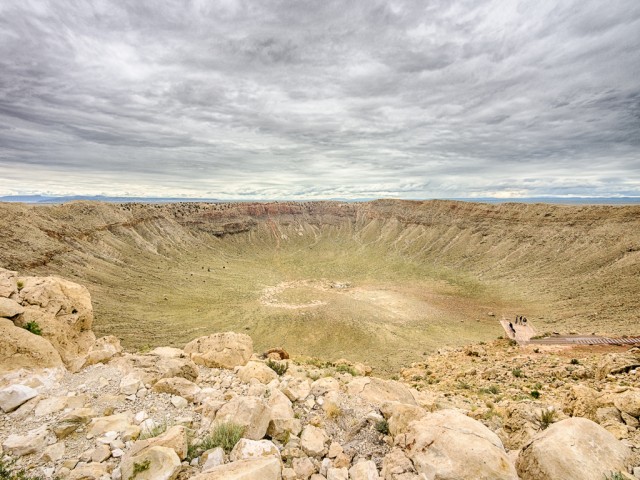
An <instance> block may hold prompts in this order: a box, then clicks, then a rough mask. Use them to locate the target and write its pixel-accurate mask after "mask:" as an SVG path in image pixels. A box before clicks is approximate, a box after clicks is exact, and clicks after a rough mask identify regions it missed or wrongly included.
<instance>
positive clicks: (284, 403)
mask: <svg viewBox="0 0 640 480" xmlns="http://www.w3.org/2000/svg"><path fill="white" fill-rule="evenodd" d="M268 405H269V409H270V415H271V416H270V420H269V428H268V429H267V433H268V434H269V436H270V437H271V438H277V439H284V438H286V437H287V436H289V434H293V435H298V434H299V433H300V430H302V424H301V422H300V420H298V419H297V418H295V413H294V411H293V407H292V405H291V400H289V399H288V398H287V396H286V395H285V394H284V393H282V392H281V391H280V390H273V391H272V392H271V395H270V396H269V400H268Z"/></svg>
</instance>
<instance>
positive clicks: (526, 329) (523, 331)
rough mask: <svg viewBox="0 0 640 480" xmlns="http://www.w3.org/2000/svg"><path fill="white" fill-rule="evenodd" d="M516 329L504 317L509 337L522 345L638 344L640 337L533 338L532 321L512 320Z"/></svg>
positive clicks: (501, 322)
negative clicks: (518, 321)
mask: <svg viewBox="0 0 640 480" xmlns="http://www.w3.org/2000/svg"><path fill="white" fill-rule="evenodd" d="M511 324H512V325H513V328H514V329H515V330H516V333H515V335H514V334H513V332H512V331H511V329H510V328H509V320H507V319H505V318H504V317H503V318H502V320H500V325H502V328H504V331H505V333H506V334H507V338H510V339H511V340H515V341H516V342H518V343H519V344H520V345H638V344H640V337H597V336H594V335H554V336H552V337H545V338H535V339H534V338H533V337H535V336H536V335H537V334H536V331H535V329H534V328H533V327H532V326H531V323H530V322H527V324H526V325H516V324H515V323H513V322H511Z"/></svg>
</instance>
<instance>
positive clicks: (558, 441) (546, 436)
mask: <svg viewBox="0 0 640 480" xmlns="http://www.w3.org/2000/svg"><path fill="white" fill-rule="evenodd" d="M630 453H631V452H630V451H629V449H628V448H627V447H626V446H624V445H623V444H622V443H621V442H619V441H618V440H616V439H615V437H614V436H613V435H612V434H611V433H609V432H608V431H606V430H605V429H604V428H603V427H601V426H600V425H598V424H596V423H595V422H592V421H590V420H587V419H586V418H568V419H566V420H562V421H560V422H557V423H554V424H553V425H551V426H550V427H549V428H547V429H546V430H544V431H542V432H540V433H539V434H538V435H536V436H535V437H534V438H533V440H532V441H531V443H529V444H528V445H526V446H525V447H524V448H523V449H522V450H521V452H520V454H519V456H518V460H517V462H516V466H517V469H518V473H519V474H520V478H521V479H522V480H557V479H560V478H576V479H577V478H579V479H581V480H602V479H603V478H605V477H606V476H607V475H609V474H611V472H615V471H626V463H627V460H628V458H629V455H630Z"/></svg>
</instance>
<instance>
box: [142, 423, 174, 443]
mask: <svg viewBox="0 0 640 480" xmlns="http://www.w3.org/2000/svg"><path fill="white" fill-rule="evenodd" d="M167 426H168V425H167V422H162V423H158V424H155V425H154V426H153V428H145V429H144V430H142V433H141V434H140V440H146V439H148V438H154V437H157V436H158V435H162V434H163V433H164V432H166V431H167Z"/></svg>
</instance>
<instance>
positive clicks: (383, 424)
mask: <svg viewBox="0 0 640 480" xmlns="http://www.w3.org/2000/svg"><path fill="white" fill-rule="evenodd" d="M375 427H376V430H377V431H378V432H380V433H381V434H383V435H389V423H388V422H387V421H386V420H384V419H383V420H378V421H377V422H376V424H375Z"/></svg>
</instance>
